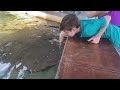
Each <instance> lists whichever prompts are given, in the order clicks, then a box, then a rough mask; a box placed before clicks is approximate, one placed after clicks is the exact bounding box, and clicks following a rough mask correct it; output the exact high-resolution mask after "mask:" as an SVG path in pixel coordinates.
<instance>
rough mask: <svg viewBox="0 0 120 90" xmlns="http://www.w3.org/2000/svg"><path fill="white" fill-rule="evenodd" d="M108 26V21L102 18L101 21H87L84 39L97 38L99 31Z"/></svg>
mask: <svg viewBox="0 0 120 90" xmlns="http://www.w3.org/2000/svg"><path fill="white" fill-rule="evenodd" d="M105 26H106V19H105V17H102V18H100V19H96V20H91V21H88V22H87V21H86V25H85V26H84V30H83V32H82V34H83V35H82V37H92V36H95V35H96V34H97V33H98V31H99V30H100V29H101V28H103V27H105Z"/></svg>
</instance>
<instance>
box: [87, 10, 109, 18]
mask: <svg viewBox="0 0 120 90" xmlns="http://www.w3.org/2000/svg"><path fill="white" fill-rule="evenodd" d="M107 12H109V11H89V12H86V15H87V17H88V18H92V17H98V16H102V15H104V14H105V13H107Z"/></svg>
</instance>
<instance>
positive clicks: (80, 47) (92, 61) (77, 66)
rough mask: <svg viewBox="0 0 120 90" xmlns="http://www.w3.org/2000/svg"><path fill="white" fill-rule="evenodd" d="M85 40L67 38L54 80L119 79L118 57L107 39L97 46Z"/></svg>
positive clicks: (119, 66) (119, 58) (119, 59)
mask: <svg viewBox="0 0 120 90" xmlns="http://www.w3.org/2000/svg"><path fill="white" fill-rule="evenodd" d="M86 40H87V38H84V39H78V38H69V39H68V41H67V42H66V45H65V46H64V51H63V53H62V56H61V60H60V63H59V67H58V71H57V74H56V77H55V78H56V79H117V78H120V57H119V55H118V53H117V52H116V50H115V49H114V47H113V46H112V44H111V43H110V42H109V41H108V40H107V39H101V41H100V43H99V44H92V43H88V42H87V41H86Z"/></svg>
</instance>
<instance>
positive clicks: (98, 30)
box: [59, 14, 120, 55]
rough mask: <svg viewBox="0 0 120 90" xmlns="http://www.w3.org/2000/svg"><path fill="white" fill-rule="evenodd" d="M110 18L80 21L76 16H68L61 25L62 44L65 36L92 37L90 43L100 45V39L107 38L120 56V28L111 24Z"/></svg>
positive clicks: (60, 38)
mask: <svg viewBox="0 0 120 90" xmlns="http://www.w3.org/2000/svg"><path fill="white" fill-rule="evenodd" d="M110 20H111V17H110V16H108V15H107V16H104V17H102V18H100V19H92V20H80V21H79V20H78V18H77V17H76V15H74V14H68V15H66V16H65V17H64V18H63V19H62V21H61V24H60V31H61V33H60V36H59V41H60V43H61V42H63V40H64V36H65V35H67V36H70V37H73V36H74V35H75V34H77V33H79V37H90V39H88V40H87V41H88V42H91V43H95V44H98V43H99V41H100V38H107V39H109V40H110V41H111V43H112V44H113V45H114V47H115V49H116V50H117V52H118V54H119V55H120V28H119V27H117V26H115V25H112V24H109V23H110Z"/></svg>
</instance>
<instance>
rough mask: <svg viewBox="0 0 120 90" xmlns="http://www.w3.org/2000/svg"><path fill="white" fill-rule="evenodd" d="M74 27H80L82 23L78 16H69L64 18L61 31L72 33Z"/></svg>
mask: <svg viewBox="0 0 120 90" xmlns="http://www.w3.org/2000/svg"><path fill="white" fill-rule="evenodd" d="M74 27H76V28H79V27H80V21H79V19H78V18H77V16H76V15H75V14H68V15H66V16H64V18H63V19H62V21H61V23H60V31H65V30H67V31H71V30H72V28H74Z"/></svg>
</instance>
